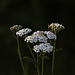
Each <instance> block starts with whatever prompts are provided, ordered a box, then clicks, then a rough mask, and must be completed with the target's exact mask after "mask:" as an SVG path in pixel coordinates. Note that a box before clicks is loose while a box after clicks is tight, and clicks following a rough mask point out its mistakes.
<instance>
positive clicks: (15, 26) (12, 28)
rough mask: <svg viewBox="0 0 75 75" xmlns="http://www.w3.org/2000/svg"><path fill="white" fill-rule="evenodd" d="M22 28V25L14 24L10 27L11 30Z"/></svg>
mask: <svg viewBox="0 0 75 75" xmlns="http://www.w3.org/2000/svg"><path fill="white" fill-rule="evenodd" d="M21 28H22V26H21V25H14V26H12V27H10V30H11V31H12V32H16V31H18V30H20V29H21Z"/></svg>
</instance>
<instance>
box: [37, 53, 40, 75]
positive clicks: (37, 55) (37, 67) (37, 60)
mask: <svg viewBox="0 0 75 75" xmlns="http://www.w3.org/2000/svg"><path fill="white" fill-rule="evenodd" d="M37 63H38V64H37V72H38V75H40V70H39V54H38V53H37Z"/></svg>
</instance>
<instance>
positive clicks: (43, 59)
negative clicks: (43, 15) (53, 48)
mask: <svg viewBox="0 0 75 75" xmlns="http://www.w3.org/2000/svg"><path fill="white" fill-rule="evenodd" d="M43 69H44V54H42V70H41V75H43Z"/></svg>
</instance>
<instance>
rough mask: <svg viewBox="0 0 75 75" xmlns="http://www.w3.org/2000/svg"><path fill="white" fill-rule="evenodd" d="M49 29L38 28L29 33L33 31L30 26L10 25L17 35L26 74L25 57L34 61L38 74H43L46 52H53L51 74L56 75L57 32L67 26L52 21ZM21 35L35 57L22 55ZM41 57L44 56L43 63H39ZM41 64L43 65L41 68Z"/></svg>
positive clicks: (21, 61) (19, 53)
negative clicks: (41, 29)
mask: <svg viewBox="0 0 75 75" xmlns="http://www.w3.org/2000/svg"><path fill="white" fill-rule="evenodd" d="M48 29H49V31H40V30H38V31H35V32H33V33H32V34H31V35H29V33H31V32H32V30H31V29H30V28H23V27H22V26H21V25H14V26H12V27H10V30H11V31H12V32H13V33H14V34H15V35H16V38H17V45H18V55H19V58H20V63H21V66H22V69H23V74H24V75H25V69H24V63H23V58H24V59H27V60H29V61H32V62H34V63H35V64H34V65H35V66H36V67H37V74H38V75H43V72H44V58H45V54H46V53H51V52H52V53H53V57H52V73H51V74H52V75H54V63H55V61H54V60H55V51H56V39H57V34H58V32H60V31H61V30H63V29H65V27H64V26H63V25H62V24H58V23H52V24H50V25H48ZM19 37H21V38H22V39H24V42H26V44H27V46H28V48H29V51H30V53H31V55H32V58H33V59H32V58H29V57H22V54H21V51H20V44H19ZM51 42H53V44H51ZM30 44H32V46H33V48H31V47H30ZM33 51H34V52H35V54H36V56H37V58H36V56H34V54H33ZM40 57H41V58H42V59H41V60H42V63H41V65H40V64H39V63H40V60H39V59H40ZM39 66H41V70H40V68H39ZM40 72H41V73H40Z"/></svg>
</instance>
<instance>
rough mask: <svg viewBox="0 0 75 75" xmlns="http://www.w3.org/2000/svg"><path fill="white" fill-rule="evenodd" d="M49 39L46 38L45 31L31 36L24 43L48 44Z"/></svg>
mask: <svg viewBox="0 0 75 75" xmlns="http://www.w3.org/2000/svg"><path fill="white" fill-rule="evenodd" d="M47 39H48V38H47V37H46V36H44V34H43V31H36V32H34V33H33V34H32V35H31V36H27V37H26V38H25V40H24V41H27V42H30V43H33V42H34V43H36V42H37V41H39V42H47Z"/></svg>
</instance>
